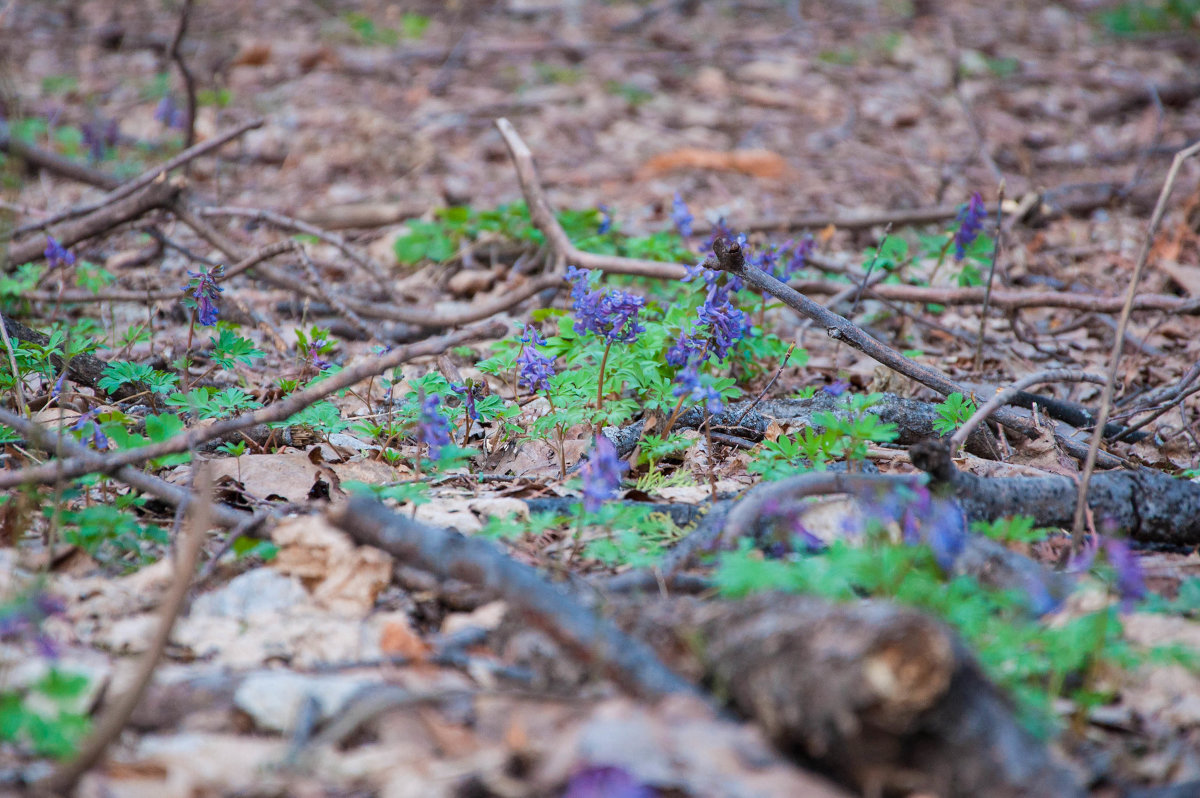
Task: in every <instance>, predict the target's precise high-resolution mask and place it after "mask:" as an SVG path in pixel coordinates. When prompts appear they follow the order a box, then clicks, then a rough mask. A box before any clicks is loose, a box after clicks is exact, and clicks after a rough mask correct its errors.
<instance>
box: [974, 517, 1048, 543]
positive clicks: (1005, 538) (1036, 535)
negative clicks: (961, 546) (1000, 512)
mask: <svg viewBox="0 0 1200 798" xmlns="http://www.w3.org/2000/svg"><path fill="white" fill-rule="evenodd" d="M1033 524H1034V520H1033V519H1032V518H1030V517H1029V516H1027V515H1014V516H1011V517H1009V518H997V519H996V520H995V521H975V522H973V523H972V524H971V531H972V532H978V533H979V534H982V535H986V536H988V537H989V538H991V539H992V540H996V541H999V542H1001V543H1036V542H1038V541H1042V540H1045V539H1046V535H1047V534H1049V532H1050V530H1048V529H1044V528H1041V527H1035V526H1034V525H1033Z"/></svg>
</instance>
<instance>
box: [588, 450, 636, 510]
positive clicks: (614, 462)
mask: <svg viewBox="0 0 1200 798" xmlns="http://www.w3.org/2000/svg"><path fill="white" fill-rule="evenodd" d="M628 468H629V463H626V462H624V461H623V460H621V459H619V458H618V457H617V450H616V448H615V447H614V446H613V445H612V441H610V440H609V439H608V438H607V437H605V436H603V435H598V436H596V443H595V446H593V447H592V453H591V455H589V457H588V461H587V462H586V463H584V464H583V467H582V468H581V469H579V474H580V476H582V477H583V509H584V510H585V511H587V512H589V513H594V512H596V511H597V510H599V509H600V506H601V505H602V504H604V502H606V501H608V500H609V499H611V498H613V497H614V496H616V494H617V488H619V487H620V486H621V474H622V473H624V471H625V470H626V469H628Z"/></svg>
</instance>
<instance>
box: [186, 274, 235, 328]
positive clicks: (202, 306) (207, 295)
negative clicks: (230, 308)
mask: <svg viewBox="0 0 1200 798" xmlns="http://www.w3.org/2000/svg"><path fill="white" fill-rule="evenodd" d="M224 272H225V267H224V266H214V267H213V268H212V269H210V270H209V271H206V272H205V271H201V272H193V271H189V272H188V276H189V277H191V278H192V279H191V280H189V281H188V284H187V285H185V286H184V287H183V290H184V291H191V292H192V299H191V300H190V301H191V304H192V306H194V307H195V308H196V321H198V322H200V326H202V327H212V326H213V325H215V324H216V323H217V316H218V314H219V313H220V309H219V308H218V307H217V300H218V299H219V298H220V297H218V296H217V295H218V294H220V293H221V292H222V291H224V290H225V289H224V288H222V287H221V286H219V285H217V280H219V279H220V278H221V276H222V275H223V274H224Z"/></svg>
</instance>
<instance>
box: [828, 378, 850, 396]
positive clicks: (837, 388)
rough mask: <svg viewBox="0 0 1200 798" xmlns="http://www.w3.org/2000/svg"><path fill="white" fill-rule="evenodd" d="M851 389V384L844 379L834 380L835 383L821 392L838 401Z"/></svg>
mask: <svg viewBox="0 0 1200 798" xmlns="http://www.w3.org/2000/svg"><path fill="white" fill-rule="evenodd" d="M849 387H850V383H848V382H846V381H845V380H843V379H837V380H834V381H833V382H831V383H830V384H829V385H826V386H825V387H824V388H822V389H821V390H822V391H824V392H825V393H827V394H829V395H830V396H832V397H833V398H835V399H836V398H837V397H839V396H841V395H842V394H844V393H845V392H846V390H847V389H848V388H849Z"/></svg>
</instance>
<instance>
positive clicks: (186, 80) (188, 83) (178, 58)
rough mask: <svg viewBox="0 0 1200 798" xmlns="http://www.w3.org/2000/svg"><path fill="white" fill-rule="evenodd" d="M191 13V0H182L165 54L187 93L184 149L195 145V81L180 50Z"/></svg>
mask: <svg viewBox="0 0 1200 798" xmlns="http://www.w3.org/2000/svg"><path fill="white" fill-rule="evenodd" d="M191 13H192V0H183V7H182V8H180V9H179V27H178V28H176V29H175V38H174V39H172V40H171V48H170V50H169V51H168V53H167V54H168V55H169V56H170V58H171V60H172V61H174V62H175V66H177V67H178V68H179V75H180V77H182V78H183V89H184V91H185V92H186V93H187V129H186V131H185V133H184V140H183V146H185V147H191V146H192V145H193V144H195V143H196V79H195V78H193V77H192V73H191V71H190V70H189V69H188V67H187V62H185V61H184V60H183V52H182V51H181V50H180V46H181V45H182V44H183V37H184V36H185V35H187V26H188V19H189V18H190V17H191Z"/></svg>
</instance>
